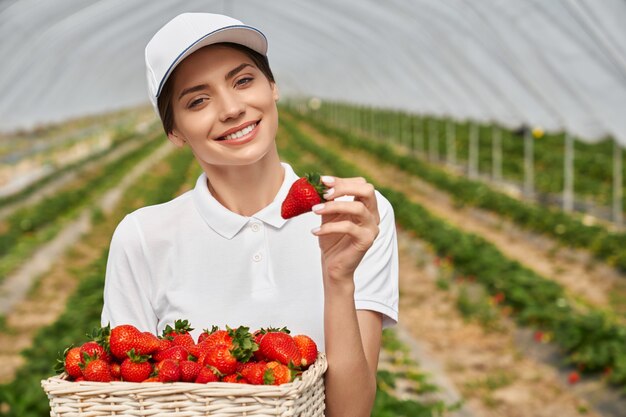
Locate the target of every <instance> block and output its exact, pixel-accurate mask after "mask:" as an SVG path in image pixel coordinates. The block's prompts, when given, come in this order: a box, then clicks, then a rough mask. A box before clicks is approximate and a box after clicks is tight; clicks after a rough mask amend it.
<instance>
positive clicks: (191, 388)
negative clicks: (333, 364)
mask: <svg viewBox="0 0 626 417" xmlns="http://www.w3.org/2000/svg"><path fill="white" fill-rule="evenodd" d="M327 366H328V364H327V362H326V356H325V355H324V354H323V353H320V354H319V356H318V358H317V360H316V361H315V363H314V364H313V365H311V366H310V367H309V369H307V370H306V371H304V372H303V373H302V375H301V376H300V377H298V378H297V379H296V380H295V381H293V382H290V383H288V384H282V385H277V386H274V385H248V384H233V383H224V382H211V383H208V384H195V383H187V382H173V383H158V382H153V383H151V382H143V383H135V382H120V381H115V382H88V381H81V382H73V381H67V380H66V379H64V377H63V375H61V376H54V377H51V378H48V379H45V380H43V381H41V385H42V386H43V389H44V391H45V392H46V394H47V395H48V398H49V400H50V409H51V411H50V416H51V417H100V416H133V417H134V416H142V417H144V416H145V417H196V416H221V417H231V416H302V417H305V416H306V417H318V416H323V415H324V372H325V371H326V368H327Z"/></svg>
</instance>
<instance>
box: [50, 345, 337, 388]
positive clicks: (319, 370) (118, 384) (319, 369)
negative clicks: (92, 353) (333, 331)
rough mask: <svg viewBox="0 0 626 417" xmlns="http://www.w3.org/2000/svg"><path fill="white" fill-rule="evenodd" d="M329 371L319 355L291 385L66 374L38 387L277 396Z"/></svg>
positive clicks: (322, 357) (307, 384)
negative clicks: (92, 377) (99, 379)
mask: <svg viewBox="0 0 626 417" xmlns="http://www.w3.org/2000/svg"><path fill="white" fill-rule="evenodd" d="M327 368H328V362H327V361H326V355H325V354H324V353H323V352H320V353H319V354H318V357H317V359H316V360H315V362H314V363H313V364H312V365H311V366H310V367H309V368H308V369H307V370H306V371H304V372H303V373H302V375H301V376H299V377H297V378H296V379H295V380H294V381H292V382H289V383H286V384H281V385H253V384H237V383H231V382H223V381H217V382H209V383H206V384H199V383H196V382H128V381H111V382H96V381H69V380H68V379H67V376H68V375H67V373H65V372H64V373H62V374H59V375H54V376H51V377H49V378H46V379H43V380H41V385H42V387H43V388H44V391H46V394H50V393H51V392H53V391H54V392H56V391H63V392H66V393H70V391H75V393H77V392H86V393H87V392H90V393H93V392H94V391H100V390H103V389H104V390H111V389H115V388H119V389H120V391H123V392H127V393H138V392H141V391H152V390H154V389H155V388H163V387H171V388H173V389H172V391H173V392H193V391H197V390H204V389H210V388H219V389H220V390H222V391H224V394H225V395H228V392H229V391H232V392H233V394H232V395H256V394H263V393H267V394H275V393H276V392H277V391H280V392H285V393H287V392H292V391H294V390H300V389H305V388H306V387H308V386H310V385H312V384H314V383H315V381H316V380H317V378H319V377H320V376H322V375H323V374H324V372H326V369H327Z"/></svg>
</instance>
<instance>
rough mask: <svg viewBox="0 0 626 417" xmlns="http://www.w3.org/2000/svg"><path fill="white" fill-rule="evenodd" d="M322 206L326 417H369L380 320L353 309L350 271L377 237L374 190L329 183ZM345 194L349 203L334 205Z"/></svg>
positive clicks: (349, 182)
mask: <svg viewBox="0 0 626 417" xmlns="http://www.w3.org/2000/svg"><path fill="white" fill-rule="evenodd" d="M325 179H326V181H325V183H326V184H327V185H328V186H332V192H331V193H330V195H328V196H327V198H326V199H327V200H329V201H327V202H326V203H325V204H324V205H323V207H320V206H317V207H314V211H315V212H316V213H317V214H321V215H322V225H321V227H320V228H319V230H316V231H314V234H315V235H317V236H319V239H320V248H321V252H322V270H323V280H324V300H325V301H324V329H325V330H324V331H325V340H326V346H325V350H326V356H327V359H328V371H327V373H326V378H325V383H326V415H328V416H331V417H332V416H369V415H370V412H371V409H372V406H373V403H374V399H375V396H376V369H377V366H378V354H379V351H380V343H381V333H382V317H381V314H380V313H377V312H374V311H369V310H359V311H357V310H356V307H355V300H354V296H355V282H354V272H355V270H356V268H357V266H358V265H359V264H360V262H361V260H362V259H363V257H364V255H365V253H366V252H367V251H368V249H370V247H371V246H372V244H373V242H374V240H375V239H376V237H377V236H378V233H379V228H378V224H379V222H380V216H379V213H378V208H377V201H376V196H375V194H374V187H373V186H372V185H371V184H368V183H367V182H366V181H365V180H364V179H362V178H346V179H342V178H334V179H332V181H331V182H328V179H327V178H325ZM344 195H351V196H354V200H353V201H335V199H336V198H337V197H341V196H344Z"/></svg>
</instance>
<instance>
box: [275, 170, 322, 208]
mask: <svg viewBox="0 0 626 417" xmlns="http://www.w3.org/2000/svg"><path fill="white" fill-rule="evenodd" d="M325 192H326V186H325V185H324V184H322V181H321V177H320V174H318V173H309V174H306V175H305V176H304V177H302V178H300V179H299V180H297V181H296V182H294V183H293V184H292V185H291V188H290V189H289V192H288V193H287V197H285V200H284V201H283V205H282V207H281V212H280V214H281V216H282V217H283V219H290V218H292V217H295V216H298V215H300V214H303V213H307V212H309V211H311V208H312V207H313V206H314V205H316V204H319V203H321V202H323V201H326V200H324V197H323V195H324V193H325Z"/></svg>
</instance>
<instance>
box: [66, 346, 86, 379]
mask: <svg viewBox="0 0 626 417" xmlns="http://www.w3.org/2000/svg"><path fill="white" fill-rule="evenodd" d="M82 362H83V355H82V354H81V352H80V348H79V347H73V348H71V349H68V350H66V351H65V361H64V367H65V372H67V374H68V375H69V376H71V377H72V378H74V379H76V378H80V377H81V376H83V371H82V369H80V364H81V363H82Z"/></svg>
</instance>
